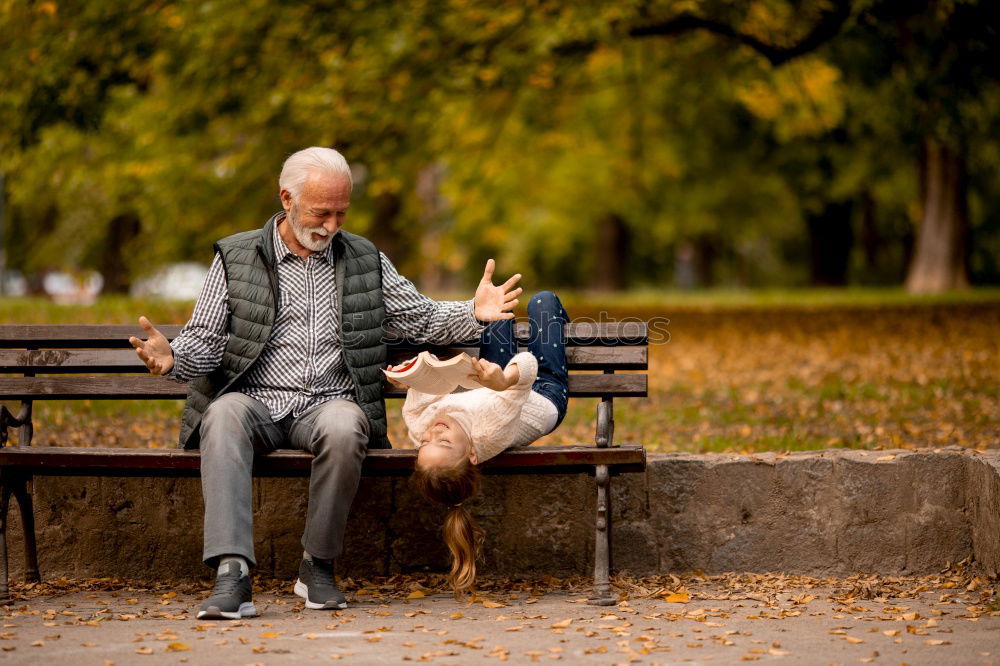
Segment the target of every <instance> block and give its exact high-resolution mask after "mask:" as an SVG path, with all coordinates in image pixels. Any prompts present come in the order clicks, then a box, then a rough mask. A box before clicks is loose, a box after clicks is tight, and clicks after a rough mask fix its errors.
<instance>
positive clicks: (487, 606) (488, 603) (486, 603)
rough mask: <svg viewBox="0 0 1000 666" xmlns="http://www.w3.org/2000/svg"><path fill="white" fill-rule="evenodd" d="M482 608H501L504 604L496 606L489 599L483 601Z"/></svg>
mask: <svg viewBox="0 0 1000 666" xmlns="http://www.w3.org/2000/svg"><path fill="white" fill-rule="evenodd" d="M483 606H484V607H486V608H503V607H504V606H506V604H498V603H497V602H495V601H490V600H489V599H483Z"/></svg>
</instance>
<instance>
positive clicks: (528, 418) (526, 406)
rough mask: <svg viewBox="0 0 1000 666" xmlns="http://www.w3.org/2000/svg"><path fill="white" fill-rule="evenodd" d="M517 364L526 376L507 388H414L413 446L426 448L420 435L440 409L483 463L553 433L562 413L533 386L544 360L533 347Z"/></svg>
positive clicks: (408, 416) (409, 406) (409, 402)
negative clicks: (438, 391)
mask: <svg viewBox="0 0 1000 666" xmlns="http://www.w3.org/2000/svg"><path fill="white" fill-rule="evenodd" d="M512 364H516V365H517V369H518V373H519V375H520V377H519V378H518V380H517V383H516V384H514V385H513V386H511V387H510V388H508V389H507V390H506V391H494V390H493V389H488V388H478V389H473V390H471V391H465V392H464V393H448V394H446V395H429V394H427V393H421V392H420V391H416V390H414V389H410V390H408V391H407V392H406V402H405V403H404V404H403V421H405V422H406V427H407V429H408V430H409V434H410V441H412V442H413V445H414V446H415V447H416V448H418V449H419V448H420V446H421V444H420V437H421V436H422V435H423V434H424V432H426V431H427V429H428V428H430V427H431V425H433V424H434V423H435V422H436V421H437V420H438V416H439V415H440V414H447V415H448V416H450V417H452V418H453V419H455V421H457V422H458V424H459V425H460V426H461V427H462V429H463V430H464V431H465V432H466V434H467V435H469V439H471V440H472V446H473V447H474V448H475V449H476V457H477V458H478V460H479V462H480V463H482V462H485V461H487V460H489V459H490V458H492V457H493V456H495V455H497V454H498V453H500V452H501V451H503V450H505V449H508V448H510V447H512V446H523V445H525V444H530V443H532V442H533V441H535V440H536V439H538V438H539V437H541V436H543V435H547V434H548V433H549V432H550V431H551V430H552V429H553V428H554V427H555V424H556V421H557V420H558V413H557V412H556V407H555V405H553V404H552V402H551V401H550V400H548V399H547V398H545V397H543V396H541V395H539V394H538V393H535V392H534V391H532V390H531V385H532V384H533V383H534V382H535V377H536V376H537V375H538V360H537V359H536V358H535V357H534V356H533V355H532V354H531V353H530V352H521V353H520V354H517V355H516V356H515V357H514V358H512V359H511V360H510V363H508V364H507V366H508V367H509V366H510V365H512ZM452 390H454V387H453V388H452Z"/></svg>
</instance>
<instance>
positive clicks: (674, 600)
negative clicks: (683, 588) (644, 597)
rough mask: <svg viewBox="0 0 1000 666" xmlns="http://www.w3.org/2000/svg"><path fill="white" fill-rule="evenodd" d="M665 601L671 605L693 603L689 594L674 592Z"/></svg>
mask: <svg viewBox="0 0 1000 666" xmlns="http://www.w3.org/2000/svg"><path fill="white" fill-rule="evenodd" d="M663 600H664V601H666V602H667V603H670V604H686V603H687V602H689V601H691V597H690V596H689V595H688V593H687V592H674V593H673V594H668V595H667V596H665V597H664V598H663Z"/></svg>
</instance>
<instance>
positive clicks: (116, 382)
mask: <svg viewBox="0 0 1000 666" xmlns="http://www.w3.org/2000/svg"><path fill="white" fill-rule="evenodd" d="M180 329H181V327H180V326H162V327H160V331H161V332H162V333H163V334H164V335H165V336H167V338H168V339H173V338H174V337H175V336H176V335H177V334H178V333H179V332H180ZM516 330H517V335H518V338H519V339H520V340H521V342H522V345H523V344H524V342H525V341H526V340H527V338H528V326H527V324H518V325H517V327H516ZM132 335H135V336H141V337H144V335H143V331H142V330H141V329H140V328H138V327H136V326H48V325H39V326H0V374H2V375H5V376H2V377H0V400H19V401H21V402H22V409H21V414H20V416H22V417H25V416H26V417H27V419H28V421H30V416H31V404H32V401H34V400H74V399H97V400H100V399H106V400H122V399H134V400H143V399H145V400H149V399H178V398H183V397H185V395H186V392H187V391H186V387H185V386H184V385H183V384H179V383H177V382H175V381H173V380H170V379H166V378H163V377H153V376H151V375H149V374H148V372H147V370H146V367H145V366H144V365H143V364H142V363H141V362H140V361H139V359H138V358H137V357H136V355H135V351H134V350H133V349H132V347H131V346H130V345H129V343H128V338H129V336H132ZM566 336H567V349H566V356H567V362H568V365H569V370H570V380H569V394H570V397H591V398H593V397H597V398H601V399H602V405H603V408H602V409H601V410H599V415H598V430H599V431H600V430H601V427H602V425H601V422H602V421H603V422H604V426H603V427H604V430H605V432H604V433H603V436H602V433H601V432H599V433H598V445H601V446H607V445H609V444H610V443H611V437H612V429H613V416H612V414H613V412H612V400H613V399H614V398H616V397H645V396H646V393H647V376H646V374H645V373H635V372H629V373H628V374H617V371H645V370H646V369H647V365H648V348H647V327H646V324H645V323H644V322H637V321H629V322H577V323H571V324H568V325H567V327H566ZM421 349H428V350H430V351H432V352H434V353H436V354H437V355H438V356H440V357H443V358H447V357H448V356H451V355H454V354H457V353H458V352H460V351H465V352H468V353H469V354H471V355H473V356H476V355H477V354H478V346H477V344H476V343H474V342H470V343H466V344H464V345H455V346H448V347H436V346H429V345H414V344H412V343H410V342H408V341H406V340H401V339H400V340H391V341H390V342H389V362H390V363H393V364H396V363H399V362H401V361H403V360H405V359H408V358H412V357H413V356H414V355H415V354H416V353H417V351H419V350H421ZM10 375H19V376H10ZM385 395H386V397H389V398H398V397H403V396H404V395H405V391H402V390H400V389H396V388H394V387H392V386H390V385H388V384H386V389H385ZM602 414H603V416H602ZM30 440H31V428H30V426H29V427H28V428H27V429H22V432H21V441H22V442H23V443H28V442H30ZM602 440H603V441H602Z"/></svg>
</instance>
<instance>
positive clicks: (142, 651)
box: [135, 647, 153, 654]
mask: <svg viewBox="0 0 1000 666" xmlns="http://www.w3.org/2000/svg"><path fill="white" fill-rule="evenodd" d="M135 653H136V654H153V648H151V647H141V648H136V649H135Z"/></svg>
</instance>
